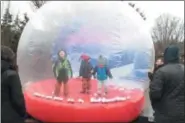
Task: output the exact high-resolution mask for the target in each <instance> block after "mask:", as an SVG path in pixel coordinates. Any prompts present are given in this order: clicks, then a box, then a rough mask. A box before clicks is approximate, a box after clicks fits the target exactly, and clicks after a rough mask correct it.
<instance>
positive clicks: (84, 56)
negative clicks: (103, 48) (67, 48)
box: [80, 54, 90, 60]
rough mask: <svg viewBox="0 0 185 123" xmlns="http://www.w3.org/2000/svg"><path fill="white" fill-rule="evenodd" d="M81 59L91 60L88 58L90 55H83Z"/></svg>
mask: <svg viewBox="0 0 185 123" xmlns="http://www.w3.org/2000/svg"><path fill="white" fill-rule="evenodd" d="M80 58H81V59H82V60H89V59H90V56H88V55H86V54H82V55H81V56H80Z"/></svg>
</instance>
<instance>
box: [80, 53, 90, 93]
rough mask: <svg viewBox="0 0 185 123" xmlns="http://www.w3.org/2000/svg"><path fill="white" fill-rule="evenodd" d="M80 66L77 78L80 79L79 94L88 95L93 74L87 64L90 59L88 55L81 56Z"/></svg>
mask: <svg viewBox="0 0 185 123" xmlns="http://www.w3.org/2000/svg"><path fill="white" fill-rule="evenodd" d="M81 59H82V61H81V65H80V71H79V76H80V77H82V91H81V93H87V94H88V93H89V92H90V89H91V83H90V80H91V77H92V72H93V66H92V65H91V63H90V62H89V60H90V57H89V56H88V55H85V54H83V55H82V56H81Z"/></svg>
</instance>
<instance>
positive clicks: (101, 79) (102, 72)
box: [94, 55, 112, 95]
mask: <svg viewBox="0 0 185 123" xmlns="http://www.w3.org/2000/svg"><path fill="white" fill-rule="evenodd" d="M94 76H95V78H97V80H98V95H102V89H103V88H104V95H106V94H107V92H108V90H107V85H106V84H107V79H108V77H109V78H111V79H112V74H111V72H110V70H109V69H108V67H107V60H106V59H105V58H104V57H103V56H102V55H100V56H99V58H98V61H97V66H96V67H95V69H94Z"/></svg>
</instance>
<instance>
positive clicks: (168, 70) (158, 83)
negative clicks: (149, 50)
mask: <svg viewBox="0 0 185 123" xmlns="http://www.w3.org/2000/svg"><path fill="white" fill-rule="evenodd" d="M150 99H151V102H152V106H153V107H155V108H154V109H155V114H154V116H155V122H156V123H184V121H185V118H184V65H182V64H180V63H179V49H178V48H177V47H176V46H169V47H168V48H166V50H165V52H164V66H163V67H161V68H159V69H158V70H157V71H156V72H155V74H154V77H153V80H152V82H151V83H150Z"/></svg>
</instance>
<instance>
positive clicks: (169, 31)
mask: <svg viewBox="0 0 185 123" xmlns="http://www.w3.org/2000/svg"><path fill="white" fill-rule="evenodd" d="M152 38H153V41H154V43H155V47H158V48H157V49H160V51H163V50H164V49H165V47H166V46H168V45H170V44H178V43H179V42H183V41H184V22H183V21H182V20H181V19H179V18H177V17H174V16H172V15H169V14H163V15H161V16H159V17H158V18H157V19H156V24H155V26H154V28H153V30H152Z"/></svg>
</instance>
